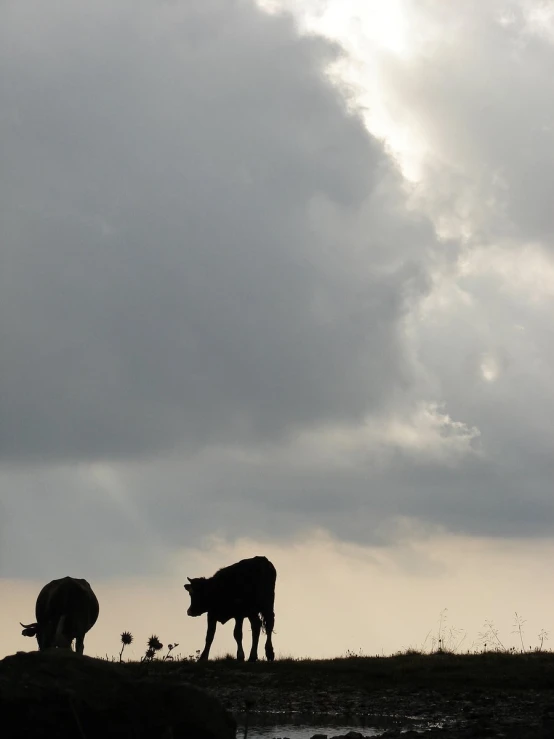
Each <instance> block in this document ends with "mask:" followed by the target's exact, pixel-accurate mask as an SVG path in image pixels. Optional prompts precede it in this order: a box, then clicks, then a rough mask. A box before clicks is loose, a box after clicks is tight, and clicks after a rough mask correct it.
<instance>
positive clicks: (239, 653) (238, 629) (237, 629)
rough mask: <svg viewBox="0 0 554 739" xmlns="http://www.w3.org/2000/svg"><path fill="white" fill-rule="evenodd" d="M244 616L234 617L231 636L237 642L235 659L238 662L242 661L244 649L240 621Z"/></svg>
mask: <svg viewBox="0 0 554 739" xmlns="http://www.w3.org/2000/svg"><path fill="white" fill-rule="evenodd" d="M243 621H244V618H241V617H240V616H237V618H236V619H235V628H234V630H233V636H234V637H235V641H236V643H237V659H238V661H239V662H244V649H243V648H242V622H243Z"/></svg>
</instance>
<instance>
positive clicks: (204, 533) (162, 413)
mask: <svg viewBox="0 0 554 739" xmlns="http://www.w3.org/2000/svg"><path fill="white" fill-rule="evenodd" d="M317 5H318V7H319V6H320V5H321V4H319V3H318V4H317ZM400 5H401V6H402V9H403V13H404V15H403V18H404V21H403V23H404V29H407V28H411V29H413V31H414V33H413V39H412V40H411V42H410V39H408V38H407V37H406V39H404V42H405V43H404V42H403V47H402V50H401V52H400V51H398V49H397V50H396V51H395V47H394V44H392V45H391V44H388V45H387V44H383V45H377V46H376V45H375V44H374V45H373V46H372V47H371V50H370V55H369V57H368V58H370V59H371V62H372V63H374V64H375V67H372V69H374V71H375V75H374V78H375V79H377V80H378V84H376V85H374V86H371V85H370V92H369V93H368V95H369V97H370V98H371V99H370V100H369V102H371V103H373V102H374V103H375V108H376V109H377V110H381V111H384V112H385V113H386V116H385V117H384V118H383V120H385V119H387V120H389V121H390V120H393V119H394V124H395V127H394V128H391V129H390V131H391V132H393V133H394V135H395V136H397V138H396V139H395V140H399V137H401V134H402V131H407V132H409V134H410V135H409V136H407V139H406V140H407V141H414V139H415V140H417V141H418V146H419V148H418V149H417V151H412V152H408V155H409V156H410V157H412V158H413V159H414V160H418V168H416V169H417V170H418V172H419V175H418V176H419V181H418V182H417V183H415V184H414V183H408V182H406V181H405V180H404V179H403V178H402V176H401V173H400V172H401V165H402V164H403V162H400V163H399V164H397V163H396V162H395V160H394V158H393V157H392V155H391V154H390V153H388V151H389V150H388V145H389V144H390V140H385V141H384V142H383V141H379V140H377V138H376V137H375V136H373V135H371V134H370V133H368V131H367V130H366V128H365V127H364V125H363V123H362V119H361V117H360V116H361V114H360V115H358V114H356V113H355V112H352V111H353V109H355V102H356V101H355V99H354V98H353V93H352V90H345V86H344V85H343V86H340V85H338V84H336V83H333V82H331V80H330V75H329V73H328V72H329V68H330V65H332V64H333V63H334V61H335V60H337V59H343V57H341V52H340V49H339V48H338V47H337V46H336V45H335V44H334V43H332V42H331V41H328V40H324V39H322V38H318V37H316V36H310V37H301V36H300V35H299V33H298V31H297V29H296V27H295V24H294V22H293V20H292V19H291V17H290V16H287V15H279V14H278V13H277V14H272V15H267V14H265V13H264V12H262V11H261V10H259V9H257V8H256V7H255V6H254V5H249V4H247V3H242V2H223V0H211V1H210V2H203V3H200V2H198V3H194V2H191V3H182V4H180V3H172V4H169V3H167V4H158V5H157V6H156V7H153V6H151V5H150V4H147V3H130V2H127V3H125V2H124V3H121V4H119V5H118V7H117V9H114V8H113V6H112V5H110V4H108V3H104V2H99V3H97V4H95V6H94V8H93V9H92V10H91V9H90V8H88V7H87V12H86V14H85V13H84V10H83V9H84V5H83V4H81V3H70V4H68V3H66V2H60V3H59V4H58V6H57V9H58V11H59V12H57V13H52V12H51V11H50V10H49V11H47V10H46V9H45V8H44V7H43V6H42V5H41V4H36V3H35V4H26V5H25V7H22V5H21V4H17V5H16V4H15V3H8V4H5V5H4V8H3V11H2V12H3V13H4V15H5V20H6V22H5V23H3V24H1V26H0V29H1V30H0V34H3V36H4V38H3V39H2V38H0V42H1V43H0V54H1V55H2V60H1V61H2V66H3V68H4V69H6V70H8V71H7V73H6V75H5V77H4V80H5V81H4V83H3V84H4V85H5V88H4V90H3V99H4V100H5V101H6V102H5V105H4V108H3V113H2V115H3V117H2V123H1V126H2V128H1V129H0V131H1V134H0V135H1V136H2V138H3V141H4V142H5V146H4V152H5V155H4V156H5V161H4V166H2V168H1V169H0V177H1V178H2V179H1V182H0V196H1V197H0V203H3V205H2V209H3V217H2V223H3V240H2V247H1V248H2V250H3V251H2V264H3V269H2V272H1V274H0V287H1V290H0V332H1V340H2V347H3V350H2V353H1V354H0V458H1V460H2V465H1V467H0V486H1V488H2V490H4V491H6V492H5V494H4V496H3V506H4V511H3V512H4V513H5V516H3V520H2V527H3V528H2V532H1V533H2V549H1V550H0V574H2V573H4V574H8V575H10V576H15V575H18V576H26V577H28V576H30V575H35V576H38V575H39V574H40V575H43V576H44V577H47V576H48V575H49V574H52V576H58V575H57V574H56V573H57V571H58V570H59V569H60V568H62V569H63V568H65V563H66V562H67V561H68V560H69V561H72V562H75V565H76V566H77V565H79V567H81V568H83V570H84V571H86V572H89V573H91V575H92V574H96V575H98V576H106V575H110V576H117V575H128V574H129V573H136V574H143V573H146V572H148V573H156V572H159V571H160V570H163V569H164V568H166V567H167V566H168V564H167V563H168V562H169V561H170V560H171V558H172V556H173V555H174V553H175V552H177V551H180V550H182V549H183V548H187V547H188V548H194V547H196V548H202V547H204V548H209V547H210V546H211V542H213V537H214V536H216V537H220V539H221V540H222V541H224V542H232V541H235V540H237V539H240V538H241V537H244V536H249V537H251V538H253V539H257V540H262V541H267V542H269V541H272V542H274V543H275V542H279V543H280V545H281V544H282V543H283V542H284V543H285V545H286V543H287V542H288V543H292V542H299V541H300V542H309V541H310V540H311V539H312V538H315V539H317V536H318V535H319V532H321V531H326V532H330V535H331V536H333V537H336V538H337V539H339V540H342V541H349V542H355V543H356V544H357V545H359V546H361V547H368V546H371V547H375V548H377V549H379V548H381V549H382V548H385V547H390V545H391V544H396V545H399V546H402V543H403V542H410V541H416V540H419V541H431V540H432V538H433V537H437V536H445V537H447V536H448V535H449V534H452V533H456V534H459V535H463V536H468V537H472V536H482V537H497V538H506V539H511V540H515V539H516V538H518V537H529V538H537V537H542V536H548V535H550V534H551V531H552V525H553V522H554V506H553V504H552V501H551V497H552V496H551V493H550V490H551V479H552V472H553V469H552V462H551V458H552V455H551V446H552V439H553V438H554V434H553V430H552V423H551V418H552V408H553V406H554V398H553V397H552V389H551V384H552V383H551V377H550V376H551V372H550V368H551V366H552V363H553V362H554V356H553V354H552V351H553V350H552V349H551V347H552V342H551V340H550V333H551V332H550V323H551V319H550V315H551V312H552V305H551V303H552V296H553V294H554V289H553V287H552V285H553V282H552V274H553V271H552V270H553V266H552V257H551V251H550V250H551V244H550V239H549V229H550V221H549V218H550V212H549V208H548V207H547V201H548V197H549V194H550V190H551V187H550V181H551V176H552V171H554V168H553V167H552V163H551V162H550V154H549V139H548V135H549V134H548V132H547V131H546V129H545V130H544V131H543V130H542V129H541V131H542V133H541V132H539V133H537V131H539V128H540V127H541V126H542V125H543V122H544V120H545V119H546V118H548V116H549V115H550V113H549V110H550V109H549V105H550V102H549V99H550V98H551V97H552V96H550V98H549V96H548V95H547V94H545V90H548V89H549V86H550V85H551V82H550V79H549V78H548V77H547V72H545V71H544V69H547V68H548V66H547V61H548V59H549V58H550V57H549V55H550V54H551V53H552V46H551V39H550V36H549V35H548V33H547V32H546V31H545V28H546V29H547V28H548V27H547V25H545V24H544V23H543V24H542V25H540V24H539V25H538V26H537V21H536V19H535V20H533V18H535V16H533V12H532V11H533V10H534V8H535V6H534V5H533V4H531V3H527V4H518V3H515V2H513V3H511V4H510V5H509V6H506V4H505V3H504V4H501V3H495V2H492V3H490V4H483V3H481V4H479V3H473V2H469V3H468V5H467V8H466V6H465V5H464V6H463V7H460V8H457V10H456V12H455V13H450V12H448V13H446V14H444V11H443V7H444V6H443V4H441V3H440V2H434V0H430V1H429V2H425V3H417V4H415V3H412V2H410V1H409V0H406V1H405V2H404V3H403V4H402V3H400ZM400 5H399V7H400ZM373 8H374V9H375V8H377V5H374V6H373ZM31 9H32V12H31ZM406 19H408V20H407V21H406ZM39 21H40V22H39ZM387 22H388V21H387ZM39 28H40V31H39V30H38V29H39ZM447 31H448V32H447ZM391 34H392V35H391V38H393V37H394V33H393V32H392V30H391ZM8 39H9V43H8ZM418 39H421V40H422V44H421V45H419V44H420V42H419V41H418ZM372 44H373V42H372ZM8 61H9V64H8ZM343 61H344V59H343ZM543 65H545V66H544V69H543ZM535 72H536V74H537V78H536V77H535V76H534V75H535ZM374 78H373V77H372V78H371V79H372V80H373V79H374ZM333 79H335V76H333ZM541 85H543V87H541ZM371 96H373V97H371ZM387 116H388V118H387ZM367 120H368V121H369V123H371V120H370V117H368V118H367ZM533 132H535V133H533ZM535 134H536V135H535ZM393 138H394V137H393ZM393 148H394V147H393ZM533 173H534V174H533ZM532 175H533V176H532ZM435 229H436V231H437V232H439V233H441V234H442V235H443V237H444V238H443V239H442V240H440V239H438V238H437V236H436V231H435ZM446 237H448V240H446ZM100 541H102V542H104V544H103V545H102V547H99V542H100ZM268 546H269V544H268ZM408 550H409V546H408ZM38 552H40V554H41V556H40V557H38V558H37V553H38ZM405 559H406V566H407V563H408V562H409V560H410V556H409V555H407V556H406V558H405ZM422 568H423V569H425V567H424V565H422Z"/></svg>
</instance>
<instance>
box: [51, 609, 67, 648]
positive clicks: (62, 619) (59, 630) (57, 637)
mask: <svg viewBox="0 0 554 739" xmlns="http://www.w3.org/2000/svg"><path fill="white" fill-rule="evenodd" d="M64 626H65V614H64V615H63V616H60V617H59V619H58V625H57V626H56V633H55V634H54V643H53V644H52V646H53V647H57V646H58V645H59V642H60V637H61V635H62V634H63V628H64Z"/></svg>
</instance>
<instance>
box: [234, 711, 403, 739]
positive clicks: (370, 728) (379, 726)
mask: <svg viewBox="0 0 554 739" xmlns="http://www.w3.org/2000/svg"><path fill="white" fill-rule="evenodd" d="M236 720H237V727H238V728H237V739H243V737H244V728H245V720H246V716H245V715H244V714H239V715H237V716H236ZM415 725H416V722H415V721H409V720H406V719H399V718H397V719H394V718H390V717H377V716H366V717H363V718H355V717H353V716H334V715H314V714H293V713H253V714H250V716H249V719H248V739H277V737H280V739H311V737H312V736H313V735H314V734H327V736H328V737H332V736H337V735H343V734H346V733H347V732H349V731H359V732H360V733H361V734H363V735H364V736H380V735H381V734H382V733H383V732H384V731H385V730H386V729H392V728H395V729H399V728H402V729H409V728H414V727H415Z"/></svg>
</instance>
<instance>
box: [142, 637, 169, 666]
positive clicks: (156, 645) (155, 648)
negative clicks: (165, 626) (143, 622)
mask: <svg viewBox="0 0 554 739" xmlns="http://www.w3.org/2000/svg"><path fill="white" fill-rule="evenodd" d="M163 646H164V645H163V644H162V643H161V641H160V640H159V639H158V637H157V636H155V635H154V634H153V635H152V636H151V637H150V639H148V642H147V648H146V652H145V655H144V657H143V658H142V659H141V662H151V661H152V660H153V659H154V657H155V656H156V652H159V651H160V649H163Z"/></svg>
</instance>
